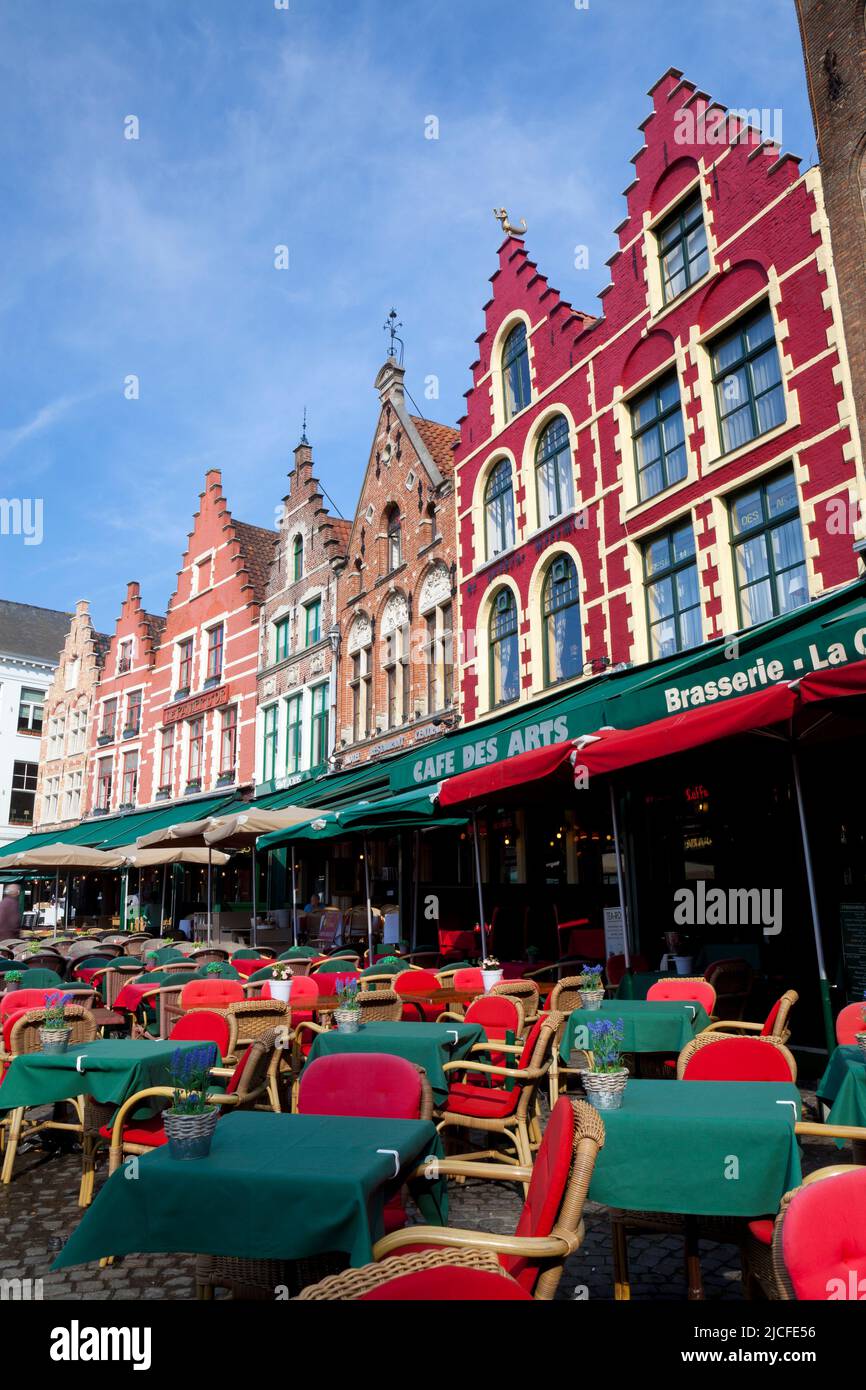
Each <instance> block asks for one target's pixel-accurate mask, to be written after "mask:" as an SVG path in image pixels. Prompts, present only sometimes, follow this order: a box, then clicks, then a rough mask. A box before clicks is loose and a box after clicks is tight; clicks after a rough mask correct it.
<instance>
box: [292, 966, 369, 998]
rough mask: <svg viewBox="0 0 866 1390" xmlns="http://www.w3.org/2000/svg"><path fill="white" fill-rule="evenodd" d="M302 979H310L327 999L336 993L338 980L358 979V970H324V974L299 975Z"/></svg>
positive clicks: (359, 975)
mask: <svg viewBox="0 0 866 1390" xmlns="http://www.w3.org/2000/svg"><path fill="white" fill-rule="evenodd" d="M301 978H302V979H308V980H312V982H313V984H314V985H315V986H316V989H317V990H318V992H319V994H322V995H324V997H325V998H326V999H328V998H329V997H330V996H331V995H332V994H336V993H337V981H338V980H360V978H361V972H360V970H333V971H329V970H326V971H325V973H324V975H322V974H321V973H320V972H318V971H317V972H316V974H315V975H306V976H301ZM294 992H295V991H294V980H293V982H292V994H293V995H294Z"/></svg>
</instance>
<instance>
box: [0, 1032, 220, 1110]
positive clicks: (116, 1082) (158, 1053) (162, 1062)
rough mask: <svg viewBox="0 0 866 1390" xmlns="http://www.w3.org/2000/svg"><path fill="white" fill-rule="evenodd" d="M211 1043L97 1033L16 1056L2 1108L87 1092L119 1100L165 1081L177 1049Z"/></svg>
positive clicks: (109, 1101) (108, 1101)
mask: <svg viewBox="0 0 866 1390" xmlns="http://www.w3.org/2000/svg"><path fill="white" fill-rule="evenodd" d="M200 1047H211V1048H212V1049H213V1053H214V1065H217V1064H218V1062H219V1058H218V1056H217V1052H216V1047H215V1046H214V1044H213V1043H201V1042H159V1041H157V1042H150V1041H148V1040H147V1039H144V1040H142V1041H133V1040H132V1039H130V1038H100V1039H98V1040H97V1041H96V1042H92V1043H77V1044H76V1045H75V1046H74V1047H70V1048H69V1049H68V1050H67V1051H66V1052H62V1053H60V1054H59V1055H53V1054H49V1053H45V1052H27V1053H23V1054H22V1055H21V1056H19V1057H14V1058H13V1059H12V1062H11V1063H10V1065H9V1070H8V1071H7V1073H6V1076H5V1078H4V1080H3V1084H2V1085H0V1110H17V1109H18V1108H19V1107H22V1106H23V1107H30V1106H34V1105H50V1104H51V1103H52V1102H54V1101H61V1100H71V1099H72V1098H73V1096H81V1095H88V1096H92V1097H93V1098H94V1100H95V1101H97V1102H98V1103H99V1104H101V1105H122V1104H123V1102H124V1101H125V1100H128V1099H129V1097H130V1096H134V1095H135V1093H136V1092H137V1091H143V1090H147V1088H148V1087H150V1086H165V1085H167V1084H168V1080H169V1075H168V1066H169V1063H170V1062H171V1059H172V1057H173V1055H174V1053H175V1052H177V1051H180V1052H189V1051H193V1050H195V1049H196V1048H200Z"/></svg>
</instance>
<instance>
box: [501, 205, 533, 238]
mask: <svg viewBox="0 0 866 1390" xmlns="http://www.w3.org/2000/svg"><path fill="white" fill-rule="evenodd" d="M493 216H494V217H495V218H496V220H497V222H501V223H502V230H503V232H504V233H505V235H506V236H517V237H522V236H525V235H526V218H525V217H521V219H520V220H521V222H522V223H523V226H522V227H516V226H515V225H514V224H513V223H512V222H509V220H508V213H507V212H506V211H505V208H494V209H493Z"/></svg>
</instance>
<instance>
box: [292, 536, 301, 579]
mask: <svg viewBox="0 0 866 1390" xmlns="http://www.w3.org/2000/svg"><path fill="white" fill-rule="evenodd" d="M303 574H304V538H303V536H295V539H294V540H293V541H292V579H293V580H295V579H302V578H303Z"/></svg>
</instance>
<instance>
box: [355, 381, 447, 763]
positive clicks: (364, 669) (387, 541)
mask: <svg viewBox="0 0 866 1390" xmlns="http://www.w3.org/2000/svg"><path fill="white" fill-rule="evenodd" d="M403 378H404V370H403V368H402V367H401V366H400V365H399V364H398V363H397V361H396V360H395V358H393V357H390V358H389V359H388V360H387V362H386V363H385V365H384V366H383V367H382V369H381V371H380V372H379V374H378V376H377V378H376V382H375V385H376V389H377V390H378V392H379V399H380V402H381V409H380V412H379V420H378V423H377V426H376V432H375V436H374V439H373V446H372V448H371V450H370V456H369V459H368V462H367V468H366V472H365V475H364V482H363V485H362V488H361V494H360V497H359V499H358V506H357V510H356V512H355V518H354V522H353V523H352V529H351V534H350V536H349V539H348V546H347V554H346V557H345V560H344V562H343V564H342V567H341V569H340V574H339V591H338V608H339V612H338V618H337V621H338V625H339V631H340V675H339V682H338V694H337V739H336V748H335V761H336V765H337V766H341V767H343V768H350V767H352V766H356V765H358V764H359V763H363V762H367V761H368V760H369V759H370V758H375V757H379V756H382V755H384V754H386V753H394V752H397V751H400V750H403V749H407V748H411V747H415V746H418V745H420V744H421V743H422V742H423V741H424V740H425V739H427V738H431V737H433V736H435V735H436V734H437V733H438V732H440V730H441V729H442V728H443V727H447V726H448V725H449V724H450V722H451V721H452V719H453V711H454V705H455V696H456V691H455V679H454V663H455V653H454V623H453V613H454V608H453V604H454V598H455V593H456V588H455V585H456V578H455V563H454V494H453V481H452V472H453V464H452V450H453V447H454V445H455V443H456V441H457V438H458V436H457V433H456V431H455V430H453V429H450V428H448V427H447V426H446V425H440V424H436V423H435V422H434V421H432V420H425V419H424V418H423V417H421V416H419V415H411V414H410V413H409V411H408V409H407V406H406V397H405V389H404V385H403Z"/></svg>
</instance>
